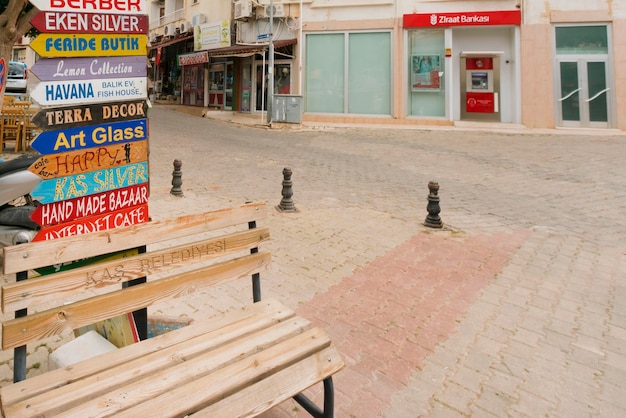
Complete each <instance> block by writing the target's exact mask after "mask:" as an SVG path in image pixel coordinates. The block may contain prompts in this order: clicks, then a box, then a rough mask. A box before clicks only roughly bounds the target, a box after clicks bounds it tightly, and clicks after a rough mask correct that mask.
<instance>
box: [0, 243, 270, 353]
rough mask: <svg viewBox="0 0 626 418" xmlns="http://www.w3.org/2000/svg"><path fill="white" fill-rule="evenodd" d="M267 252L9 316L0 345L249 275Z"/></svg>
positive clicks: (262, 262)
mask: <svg viewBox="0 0 626 418" xmlns="http://www.w3.org/2000/svg"><path fill="white" fill-rule="evenodd" d="M269 262H270V254H269V253H255V254H251V255H248V256H244V257H240V258H238V259H235V260H229V261H226V262H223V263H219V264H214V265H211V266H208V267H204V268H201V269H198V270H194V271H191V272H186V273H182V274H181V275H178V276H173V277H167V278H163V279H160V280H157V281H153V282H148V283H143V284H140V285H137V286H133V287H129V288H126V289H121V290H118V291H116V292H111V293H108V294H105V295H100V296H95V297H92V298H89V299H86V300H81V301H78V302H76V303H72V304H70V305H65V306H61V307H58V308H55V309H49V310H47V311H43V312H37V313H35V314H32V315H29V316H26V317H23V318H16V319H12V320H8V321H5V322H3V323H2V349H3V350H6V349H9V348H14V347H19V346H22V345H26V344H27V343H29V342H31V341H36V340H39V339H42V338H46V337H50V336H53V335H58V334H61V333H62V332H64V331H68V330H69V331H71V330H74V329H77V328H80V327H83V326H86V325H90V324H93V323H96V322H98V321H102V320H105V319H108V318H112V317H115V316H119V315H123V314H125V313H127V312H133V311H136V310H138V309H141V308H145V307H148V306H150V305H152V304H153V303H155V302H161V301H165V300H168V299H171V298H174V297H177V296H180V295H184V294H188V293H190V292H191V291H192V290H195V288H197V287H207V286H211V285H215V284H220V283H224V282H226V281H229V280H232V279H237V278H240V277H244V276H249V275H252V274H254V273H258V272H260V271H262V270H263V269H265V268H267V266H268V265H269Z"/></svg>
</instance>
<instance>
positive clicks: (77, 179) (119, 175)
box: [31, 161, 148, 204]
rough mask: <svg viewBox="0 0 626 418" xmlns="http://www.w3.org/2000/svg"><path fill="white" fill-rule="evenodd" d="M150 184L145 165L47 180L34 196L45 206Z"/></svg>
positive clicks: (40, 184) (120, 167)
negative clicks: (136, 185)
mask: <svg viewBox="0 0 626 418" xmlns="http://www.w3.org/2000/svg"><path fill="white" fill-rule="evenodd" d="M147 182H148V163H147V162H146V161H144V162H141V163H135V164H128V165H123V166H119V167H113V168H107V169H104V170H96V171H90V172H88V173H82V174H75V175H73V176H65V177H59V178H56V179H51V180H44V181H42V182H41V183H39V184H38V185H37V187H35V188H34V189H33V191H32V192H31V196H32V197H33V199H35V200H38V201H39V202H40V203H42V204H46V203H53V202H60V201H62V200H67V199H74V198H77V197H83V196H90V195H93V194H96V193H104V192H107V191H109V190H115V189H120V188H122V187H127V186H133V185H135V184H143V183H147Z"/></svg>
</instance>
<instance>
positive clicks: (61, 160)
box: [28, 140, 148, 180]
mask: <svg viewBox="0 0 626 418" xmlns="http://www.w3.org/2000/svg"><path fill="white" fill-rule="evenodd" d="M147 160H148V141H147V140H142V141H135V142H127V143H125V144H117V145H109V146H106V147H98V148H88V149H84V150H78V151H69V152H62V153H59V154H49V155H43V156H41V157H39V159H38V160H37V161H35V162H34V163H33V164H31V166H30V167H28V170H30V172H31V173H33V174H36V175H38V176H39V177H41V178H42V179H44V180H49V179H54V178H57V177H63V176H70V175H73V174H80V173H86V172H88V171H94V170H102V169H104V168H111V167H117V166H120V165H126V164H132V163H139V162H142V161H147Z"/></svg>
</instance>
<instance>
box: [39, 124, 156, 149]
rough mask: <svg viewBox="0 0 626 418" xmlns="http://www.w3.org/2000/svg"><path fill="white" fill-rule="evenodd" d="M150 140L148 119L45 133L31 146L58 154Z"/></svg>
mask: <svg viewBox="0 0 626 418" xmlns="http://www.w3.org/2000/svg"><path fill="white" fill-rule="evenodd" d="M147 138H148V121H147V119H137V120H128V121H123V122H113V123H106V124H103V125H92V126H82V127H78V128H70V129H63V130H58V131H44V132H42V133H40V134H39V135H37V137H36V138H35V140H34V141H33V143H32V144H31V146H32V147H33V149H35V150H36V151H39V152H40V153H41V154H58V153H60V152H67V151H75V150H80V149H85V148H95V147H102V146H106V145H115V144H122V143H126V142H133V141H141V140H143V139H147Z"/></svg>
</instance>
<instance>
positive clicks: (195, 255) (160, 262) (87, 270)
mask: <svg viewBox="0 0 626 418" xmlns="http://www.w3.org/2000/svg"><path fill="white" fill-rule="evenodd" d="M268 239H269V229H268V228H258V229H252V230H247V231H243V232H238V233H233V234H229V235H227V236H223V237H219V238H207V239H206V240H202V241H199V242H196V243H193V244H186V245H180V246H176V247H173V248H166V249H163V250H158V251H151V252H150V253H148V254H138V255H135V256H131V257H126V258H119V259H115V260H110V261H105V262H102V263H98V264H92V265H89V266H85V267H81V268H77V269H73V270H69V271H65V272H61V273H56V274H53V275H49V276H44V277H39V278H37V279H36V280H25V281H21V282H15V283H11V284H8V285H4V286H2V312H3V313H6V312H13V311H17V310H19V309H24V308H31V309H32V308H34V307H36V306H38V305H40V304H43V303H47V302H49V301H52V300H57V299H64V298H70V297H72V296H75V295H78V294H80V293H83V292H85V291H89V290H93V289H95V288H97V289H102V288H103V287H105V286H107V285H115V286H119V284H120V283H123V282H127V281H129V280H132V279H136V278H138V277H144V276H146V275H149V274H155V273H160V272H163V271H167V270H170V269H173V268H178V267H181V266H183V265H185V264H190V263H197V262H199V261H204V260H209V259H212V258H215V257H221V256H223V255H225V254H231V253H234V252H237V251H241V250H246V249H250V248H254V247H256V246H258V245H259V244H261V243H262V242H265V241H267V240H268Z"/></svg>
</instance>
